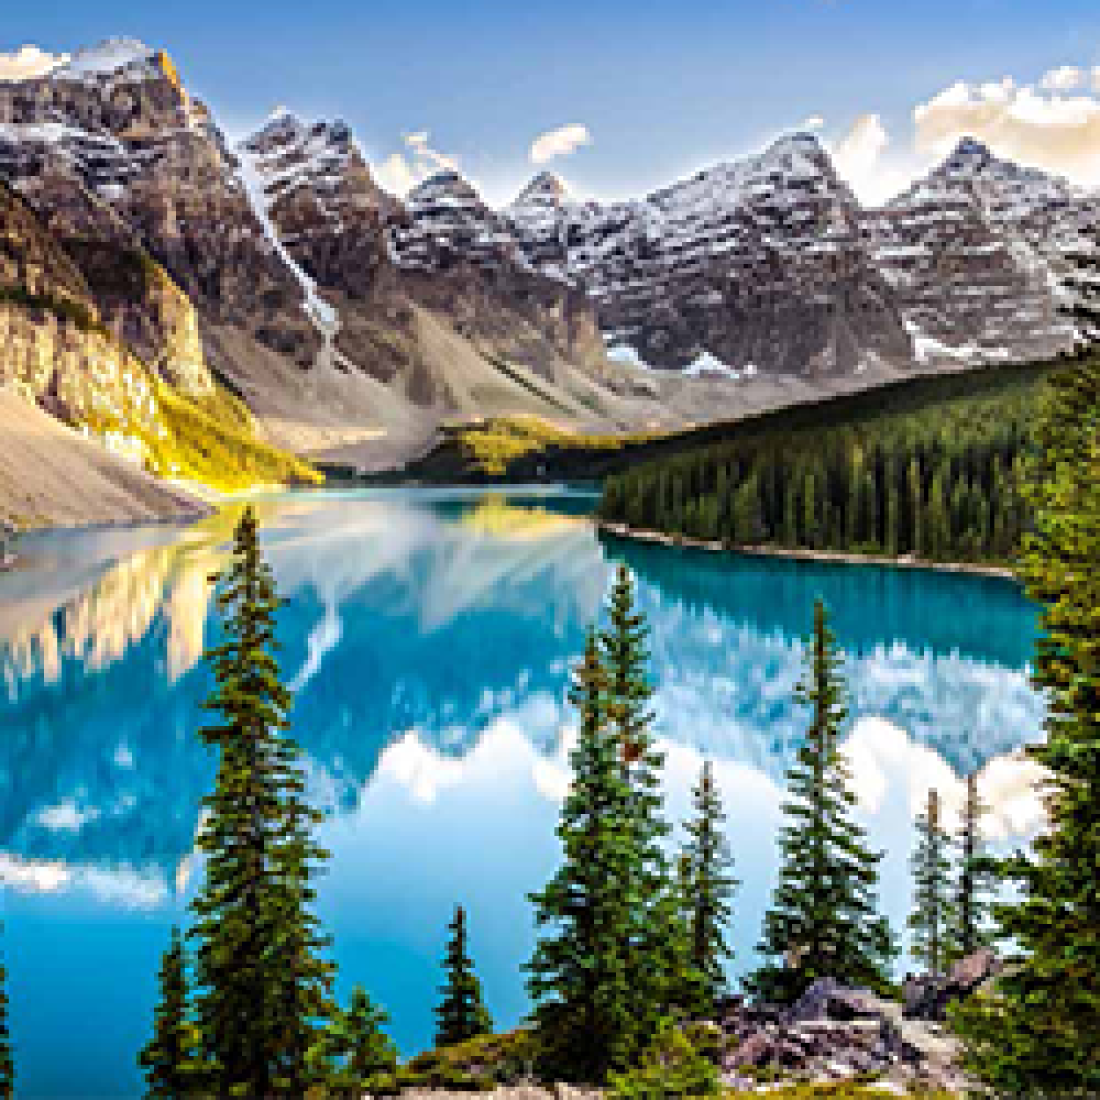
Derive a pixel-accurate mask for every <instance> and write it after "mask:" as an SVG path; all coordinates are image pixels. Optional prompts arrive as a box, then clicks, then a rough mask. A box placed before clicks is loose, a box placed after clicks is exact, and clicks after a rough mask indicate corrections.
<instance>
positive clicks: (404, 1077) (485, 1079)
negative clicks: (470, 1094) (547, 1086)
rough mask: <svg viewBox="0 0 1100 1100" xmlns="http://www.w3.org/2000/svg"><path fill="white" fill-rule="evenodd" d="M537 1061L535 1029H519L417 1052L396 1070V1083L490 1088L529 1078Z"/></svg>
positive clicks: (464, 1088) (420, 1085)
mask: <svg viewBox="0 0 1100 1100" xmlns="http://www.w3.org/2000/svg"><path fill="white" fill-rule="evenodd" d="M538 1060H539V1057H538V1043H537V1040H536V1037H535V1034H534V1032H532V1031H530V1030H527V1029H525V1028H518V1029H516V1030H515V1031H507V1032H504V1033H503V1034H500V1035H479V1036H477V1037H476V1038H474V1039H467V1040H466V1042H464V1043H455V1044H454V1045H453V1046H448V1047H438V1048H437V1049H435V1050H429V1051H425V1052H424V1053H423V1054H418V1055H417V1056H416V1057H415V1058H413V1059H411V1060H410V1061H409V1062H407V1063H406V1064H405V1065H404V1066H402V1067H401V1069H400V1070H399V1071H398V1084H399V1086H400V1087H401V1088H438V1089H459V1090H469V1091H477V1090H479V1089H492V1088H495V1087H496V1086H497V1085H512V1084H516V1083H517V1082H520V1081H525V1080H530V1079H531V1078H532V1077H533V1076H534V1067H535V1065H536V1064H537V1062H538Z"/></svg>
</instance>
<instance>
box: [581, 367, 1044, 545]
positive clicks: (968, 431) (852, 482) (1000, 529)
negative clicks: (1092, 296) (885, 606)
mask: <svg viewBox="0 0 1100 1100" xmlns="http://www.w3.org/2000/svg"><path fill="white" fill-rule="evenodd" d="M1051 369H1052V368H1051V367H1049V366H1042V365H1038V366H1031V367H1019V368H1013V369H1011V370H1008V369H1003V368H1002V369H1001V370H1000V371H999V372H997V373H996V374H992V373H990V372H986V371H983V372H978V373H976V374H975V375H974V376H973V377H967V376H956V377H954V378H952V379H949V380H946V382H947V384H942V385H923V386H910V387H897V388H895V389H894V392H893V393H892V394H889V395H885V396H884V397H879V398H878V399H874V398H870V399H865V400H862V401H848V402H843V403H841V402H830V403H824V404H822V405H820V406H817V407H816V408H815V409H812V410H804V411H802V412H801V413H800V414H799V415H798V416H796V417H790V416H788V417H780V416H774V417H766V418H761V419H760V420H759V421H758V422H746V423H745V424H744V425H741V426H736V425H734V426H731V427H729V428H728V429H727V438H725V439H722V440H719V441H716V442H712V443H709V444H707V445H704V446H700V447H697V448H695V449H692V450H688V451H684V452H682V453H679V454H673V455H670V456H669V457H667V458H658V459H654V460H652V461H648V462H645V463H643V464H641V465H639V466H636V467H634V468H632V469H628V470H626V471H624V472H622V473H619V474H617V475H614V476H612V477H610V478H608V479H607V481H606V482H605V484H604V492H603V498H602V500H601V502H600V508H599V514H600V517H601V518H602V519H604V520H606V521H609V522H613V523H623V524H626V525H628V526H630V527H633V528H638V529H648V530H657V531H662V532H665V533H668V534H673V535H684V536H687V537H691V538H697V539H705V540H721V541H723V542H728V543H731V544H734V545H742V546H749V545H761V544H769V545H776V546H783V547H792V548H801V549H809V550H827V551H840V552H846V553H854V554H861V553H862V554H884V555H889V556H902V555H910V556H912V557H915V558H918V559H922V560H928V561H960V562H1002V563H1003V562H1009V561H1012V560H1014V559H1015V558H1016V556H1017V554H1018V552H1019V548H1020V540H1021V536H1022V534H1023V531H1024V530H1025V528H1026V526H1027V522H1028V519H1027V517H1028V510H1027V506H1026V504H1025V501H1024V498H1023V495H1022V493H1021V478H1022V471H1023V468H1024V463H1025V460H1026V456H1027V451H1028V448H1029V446H1030V442H1029V441H1030V439H1031V427H1032V424H1033V422H1034V420H1035V417H1036V415H1037V406H1038V401H1039V393H1040V386H1039V383H1040V381H1041V380H1042V379H1043V378H1044V377H1045V376H1046V375H1047V374H1048V373H1049V371H1050V370H1051Z"/></svg>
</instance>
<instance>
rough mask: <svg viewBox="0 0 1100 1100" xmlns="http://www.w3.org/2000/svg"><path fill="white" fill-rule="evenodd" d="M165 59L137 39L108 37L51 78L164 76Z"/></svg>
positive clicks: (78, 54)
mask: <svg viewBox="0 0 1100 1100" xmlns="http://www.w3.org/2000/svg"><path fill="white" fill-rule="evenodd" d="M163 56H164V55H163V51H160V50H154V49H153V48H152V47H151V46H147V45H146V44H145V43H144V42H142V41H140V40H139V39H137V38H108V39H106V40H105V41H103V42H100V43H98V44H97V45H95V46H85V47H83V48H81V49H79V50H77V51H76V53H74V54H73V56H72V57H71V58H70V59H69V60H68V61H67V62H66V63H65V64H64V65H61V66H59V67H58V68H56V69H54V70H53V71H52V72H51V74H50V75H51V76H52V77H53V78H54V79H57V80H95V79H98V78H100V77H104V76H111V75H113V74H114V73H119V72H123V71H125V72H126V74H127V75H131V76H144V75H148V76H154V75H161V73H162V70H161V68H160V66H159V64H158V62H159V60H160V59H161V58H162V57H163Z"/></svg>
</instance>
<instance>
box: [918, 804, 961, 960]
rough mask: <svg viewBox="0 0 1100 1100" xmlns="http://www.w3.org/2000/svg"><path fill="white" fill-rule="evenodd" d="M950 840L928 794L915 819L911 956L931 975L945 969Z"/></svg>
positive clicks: (937, 807)
mask: <svg viewBox="0 0 1100 1100" xmlns="http://www.w3.org/2000/svg"><path fill="white" fill-rule="evenodd" d="M950 851H951V837H950V835H949V834H948V832H947V830H946V829H944V827H943V821H942V817H941V811H940V796H939V792H937V791H934V790H933V791H929V792H928V802H927V804H926V806H925V809H924V812H923V813H922V814H920V815H919V816H918V817H917V847H916V850H915V851H914V853H913V858H912V860H911V864H910V865H911V867H912V870H913V911H912V912H911V913H910V914H909V921H908V924H909V928H910V930H911V931H912V934H913V938H912V945H911V947H910V953H911V954H912V956H913V958H914V959H916V960H917V961H918V962H921V963H923V964H924V965H925V966H926V967H927V968H928V971H929V972H930V973H932V974H942V973H943V972H944V970H945V969H946V965H947V959H948V955H949V945H950V929H951V925H952V901H951V858H950Z"/></svg>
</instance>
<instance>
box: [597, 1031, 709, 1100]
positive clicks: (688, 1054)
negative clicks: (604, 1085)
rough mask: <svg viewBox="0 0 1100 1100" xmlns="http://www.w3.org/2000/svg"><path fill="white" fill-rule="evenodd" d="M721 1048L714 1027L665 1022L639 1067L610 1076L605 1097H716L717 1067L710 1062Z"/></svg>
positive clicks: (632, 1099)
mask: <svg viewBox="0 0 1100 1100" xmlns="http://www.w3.org/2000/svg"><path fill="white" fill-rule="evenodd" d="M693 1040H694V1041H693ZM720 1049H721V1037H720V1034H719V1032H718V1029H717V1028H715V1027H711V1026H708V1025H705V1024H693V1025H690V1026H689V1027H688V1028H686V1029H684V1028H679V1027H677V1026H676V1025H674V1024H673V1023H672V1022H671V1021H669V1020H666V1021H665V1022H664V1023H663V1024H662V1025H661V1027H660V1028H659V1029H658V1031H657V1034H656V1036H655V1037H654V1039H653V1042H652V1043H650V1045H649V1046H648V1047H647V1048H646V1050H645V1052H644V1054H643V1055H642V1060H641V1062H640V1063H639V1065H637V1066H635V1067H634V1068H632V1069H628V1070H627V1071H626V1072H625V1073H612V1074H611V1083H610V1087H609V1088H608V1096H609V1097H613V1098H614V1100H666V1098H667V1100H674V1098H676V1097H701V1096H718V1095H719V1094H720V1088H719V1082H718V1068H717V1066H716V1065H715V1063H714V1061H712V1059H713V1058H716V1057H717V1055H718V1053H719V1052H720Z"/></svg>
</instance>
